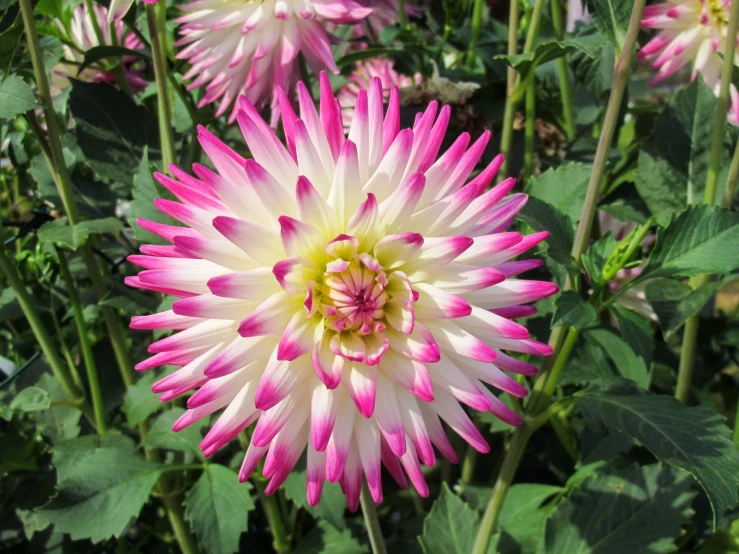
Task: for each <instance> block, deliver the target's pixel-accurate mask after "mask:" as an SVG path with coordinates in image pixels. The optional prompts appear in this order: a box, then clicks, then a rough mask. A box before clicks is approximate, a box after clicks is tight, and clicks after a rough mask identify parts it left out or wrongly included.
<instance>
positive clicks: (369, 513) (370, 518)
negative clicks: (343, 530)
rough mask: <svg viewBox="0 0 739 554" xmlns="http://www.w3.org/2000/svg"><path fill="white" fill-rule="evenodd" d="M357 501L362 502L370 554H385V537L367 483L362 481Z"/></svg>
mask: <svg viewBox="0 0 739 554" xmlns="http://www.w3.org/2000/svg"><path fill="white" fill-rule="evenodd" d="M359 501H360V503H361V504H362V514H363V515H364V523H365V525H366V526H367V534H368V535H369V540H370V546H372V554H387V548H386V547H385V539H384V538H383V537H382V529H380V520H379V519H378V518H377V509H376V507H375V501H374V500H372V496H371V495H370V492H369V489H368V488H367V483H364V482H363V483H362V494H361V496H360V497H359Z"/></svg>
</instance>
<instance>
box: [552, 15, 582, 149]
mask: <svg viewBox="0 0 739 554" xmlns="http://www.w3.org/2000/svg"><path fill="white" fill-rule="evenodd" d="M552 25H553V26H554V36H556V37H557V40H562V39H563V38H564V36H565V30H564V22H563V21H562V6H561V5H560V2H559V0H552ZM556 65H557V76H558V78H559V95H560V98H561V99H562V116H563V118H564V122H565V134H566V135H567V140H569V141H572V140H573V139H574V138H575V134H576V133H577V128H576V127H575V113H574V110H573V107H572V100H573V99H572V92H571V91H570V76H569V74H568V72H567V58H566V57H564V56H562V57H559V58H557V61H556Z"/></svg>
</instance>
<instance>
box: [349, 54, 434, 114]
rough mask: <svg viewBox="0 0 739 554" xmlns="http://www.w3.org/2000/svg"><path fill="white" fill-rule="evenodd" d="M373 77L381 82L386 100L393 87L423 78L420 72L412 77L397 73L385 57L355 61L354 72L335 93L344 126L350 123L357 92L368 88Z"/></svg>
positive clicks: (407, 84) (409, 83)
mask: <svg viewBox="0 0 739 554" xmlns="http://www.w3.org/2000/svg"><path fill="white" fill-rule="evenodd" d="M375 77H377V78H378V79H380V83H382V94H383V98H384V99H385V100H386V101H387V100H388V99H389V98H390V91H391V90H392V89H393V87H397V88H398V89H402V88H404V87H409V86H411V85H414V84H419V83H420V82H421V81H422V80H423V78H422V77H421V74H420V73H417V74H416V75H414V76H413V77H408V76H407V75H403V74H402V73H398V72H397V71H395V69H394V68H393V62H392V61H390V60H388V59H386V58H372V59H369V60H364V61H361V62H357V65H356V68H355V69H354V73H352V74H351V75H350V76H349V82H348V83H347V84H346V85H344V86H343V87H341V89H339V92H338V94H337V95H336V96H337V98H338V99H339V104H341V113H342V116H343V118H344V125H345V126H346V127H348V126H349V125H350V124H351V116H352V114H353V113H354V108H355V106H356V105H357V98H358V97H359V92H360V91H361V90H362V89H368V88H369V86H370V83H371V82H372V79H374V78H375Z"/></svg>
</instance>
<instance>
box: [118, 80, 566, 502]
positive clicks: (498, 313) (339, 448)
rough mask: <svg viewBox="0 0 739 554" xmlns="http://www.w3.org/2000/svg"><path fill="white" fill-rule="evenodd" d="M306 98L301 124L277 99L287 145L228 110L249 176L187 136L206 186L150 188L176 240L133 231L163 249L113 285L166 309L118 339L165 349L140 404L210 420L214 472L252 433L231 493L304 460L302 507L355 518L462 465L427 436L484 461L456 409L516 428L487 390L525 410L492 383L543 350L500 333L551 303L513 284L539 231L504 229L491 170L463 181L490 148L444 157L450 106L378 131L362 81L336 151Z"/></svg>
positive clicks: (378, 119) (503, 200)
mask: <svg viewBox="0 0 739 554" xmlns="http://www.w3.org/2000/svg"><path fill="white" fill-rule="evenodd" d="M320 88H321V98H320V103H319V107H318V108H319V109H317V107H316V106H315V104H314V102H313V100H312V98H311V96H310V94H309V92H308V90H307V89H306V87H305V86H304V85H303V83H302V82H299V83H298V84H297V92H298V99H299V113H300V115H299V116H298V114H296V112H295V111H294V110H293V108H292V106H291V105H290V103H289V101H288V99H287V97H286V96H285V95H284V94H280V112H281V117H282V126H283V129H284V136H285V144H284V145H283V143H282V142H281V141H280V140H279V139H278V138H277V136H276V135H275V133H274V131H273V130H272V128H271V127H270V126H269V125H268V124H267V123H266V122H265V121H264V120H263V119H262V117H261V116H260V114H259V112H258V111H257V110H256V109H255V108H254V106H253V105H252V104H251V103H250V102H249V101H248V100H247V99H246V98H245V97H241V98H240V99H239V101H238V109H237V113H236V118H237V121H238V124H239V126H240V128H241V131H242V133H243V135H244V139H245V140H246V144H247V145H248V147H249V151H250V153H251V155H252V156H253V158H245V157H243V156H241V155H240V154H239V153H237V152H235V151H233V150H232V149H231V148H229V147H228V146H226V145H225V144H224V143H223V142H222V141H221V140H219V139H218V138H217V137H216V136H214V135H213V134H211V133H210V132H208V131H207V130H206V129H205V128H202V127H201V128H200V129H199V140H200V144H201V145H202V147H203V149H204V150H205V152H206V154H207V155H208V157H209V158H210V161H211V162H212V166H213V167H214V168H215V169H214V170H213V169H209V168H208V167H206V166H205V165H200V164H195V165H194V166H193V168H192V172H193V173H194V175H191V174H189V173H187V172H185V171H183V170H181V169H179V168H177V167H176V166H170V171H171V174H172V176H173V177H169V176H166V175H163V174H156V175H155V177H156V179H157V180H158V181H159V182H160V183H161V184H162V185H163V186H164V187H166V188H167V189H168V190H169V191H170V192H171V193H172V195H173V196H174V197H175V198H176V199H177V201H174V200H165V199H157V200H156V201H155V205H156V207H157V208H158V209H159V210H160V211H162V212H163V213H165V214H167V215H168V216H170V217H171V218H173V219H175V220H177V221H179V222H180V223H182V224H184V226H176V225H169V224H163V223H157V222H153V221H147V220H139V224H140V225H141V226H142V227H143V228H145V229H147V230H149V231H151V232H153V233H155V234H157V235H159V236H160V237H163V238H164V239H166V240H167V241H168V242H169V243H170V244H168V245H164V246H162V245H144V246H142V247H141V255H135V256H131V257H130V261H131V262H132V263H134V264H137V265H139V266H141V267H142V268H143V270H142V271H141V272H140V273H139V274H138V275H137V276H135V277H128V278H127V283H128V284H129V285H130V286H133V287H138V288H142V289H149V290H154V291H158V292H160V293H164V294H168V295H172V296H174V297H175V299H176V300H175V302H174V303H173V304H172V309H170V310H167V311H164V312H161V313H158V314H153V315H148V316H139V317H134V318H133V320H132V321H131V326H132V327H133V328H135V329H174V330H177V331H179V332H177V333H176V334H174V335H171V336H168V337H166V338H163V339H160V340H158V341H156V342H154V343H153V344H151V345H150V346H149V352H150V353H151V354H152V356H151V357H150V358H148V359H147V360H145V361H143V362H141V363H140V364H138V366H137V369H139V370H143V369H149V368H153V367H156V366H160V365H163V364H169V365H178V366H181V367H180V369H178V370H177V371H176V372H174V373H172V374H171V375H168V376H166V377H165V378H163V379H162V380H160V381H158V382H157V383H156V384H155V385H154V387H153V390H154V392H156V393H159V394H161V400H162V401H167V400H171V399H172V398H175V397H177V396H179V395H181V394H184V393H187V392H190V391H195V392H194V394H192V396H190V397H189V398H188V400H187V407H188V410H187V412H186V413H185V414H183V416H182V417H181V418H180V419H179V420H178V421H177V422H176V423H175V425H174V430H175V431H178V430H180V429H183V428H184V427H186V426H188V425H191V424H192V423H194V422H196V421H199V420H201V419H202V418H205V417H208V416H210V415H211V414H214V413H216V412H219V411H220V410H223V411H222V412H221V414H220V416H219V417H218V420H217V421H216V423H215V424H214V425H213V427H212V428H211V429H210V431H209V432H208V433H207V434H206V436H205V438H204V439H203V441H202V443H201V444H200V447H201V448H202V449H203V451H204V453H205V455H211V454H213V453H214V452H216V451H217V450H218V449H219V448H221V447H222V446H223V445H225V444H226V443H227V442H229V441H230V440H232V439H233V438H234V437H235V436H236V435H237V434H238V433H240V432H242V431H243V430H244V429H246V428H247V427H248V426H250V425H251V424H253V423H256V426H255V427H254V430H253V434H252V436H251V442H250V444H249V447H248V449H247V451H246V455H245V457H244V461H243V465H242V467H241V471H240V474H239V478H240V480H242V481H243V480H246V479H247V478H248V477H249V475H250V474H251V473H252V472H253V471H254V470H255V468H256V467H257V465H258V464H259V462H260V460H262V459H264V463H263V469H262V471H263V474H264V475H265V476H266V477H268V478H269V479H270V482H269V485H268V487H267V492H274V491H275V490H276V489H277V488H278V487H279V486H280V484H281V483H282V482H283V481H284V480H285V479H286V478H287V476H288V475H289V473H290V471H291V470H292V468H293V467H294V465H295V464H296V462H297V460H298V458H299V457H300V456H301V454H302V453H303V451H305V450H307V466H308V468H307V497H308V501H309V502H310V504H312V505H315V504H316V503H317V502H318V501H319V500H320V496H321V490H322V487H323V485H324V482H325V480H328V481H331V482H339V483H340V484H341V486H342V488H343V490H344V492H345V494H346V497H347V503H348V505H349V507H350V508H351V509H356V507H357V505H358V503H359V494H360V488H361V484H362V479H363V478H364V479H366V481H367V484H368V487H369V490H370V492H371V494H372V496H373V498H374V499H375V500H376V501H380V499H381V498H382V486H381V481H380V475H381V466H382V465H384V466H385V467H386V468H387V469H388V470H389V472H390V474H391V475H392V476H393V477H394V478H395V479H396V480H397V482H398V483H400V484H401V485H402V486H406V485H407V481H408V480H410V482H411V483H412V484H413V485H414V486H415V488H416V489H417V490H418V491H419V493H420V494H422V495H426V494H427V493H428V488H427V486H426V483H425V480H424V476H423V472H422V470H421V465H420V464H421V463H423V464H427V465H432V464H434V463H435V460H436V451H435V449H434V447H435V448H436V450H438V452H439V453H441V455H442V456H444V457H445V458H446V459H448V460H450V461H453V462H456V461H457V454H456V453H455V451H454V449H453V447H452V445H451V443H450V442H449V440H448V439H447V436H446V433H445V430H444V427H443V424H442V421H443V422H445V423H446V425H447V426H448V427H449V428H450V429H452V430H453V431H455V432H456V433H458V434H459V435H460V436H462V437H463V438H464V439H465V440H466V441H467V442H469V443H470V444H471V445H472V446H473V447H474V448H476V449H477V450H479V451H481V452H487V451H488V450H489V446H488V445H487V443H486V442H485V440H484V439H483V437H482V436H481V434H480V433H479V431H478V430H477V429H476V427H475V425H474V424H473V422H472V420H471V419H470V418H469V416H468V415H467V413H466V412H465V410H464V409H463V408H462V406H461V404H464V405H466V406H468V407H470V408H472V409H475V410H481V411H487V412H491V413H493V414H495V415H496V416H497V417H499V418H500V419H502V420H503V421H505V422H507V423H510V424H512V425H516V424H518V423H519V422H520V418H519V416H518V415H517V414H516V413H515V412H514V411H512V410H510V409H509V408H508V407H507V406H506V405H505V404H504V403H503V402H502V401H501V400H500V399H499V398H498V397H497V396H496V395H495V394H493V393H492V392H491V389H490V388H488V387H489V386H491V387H493V388H494V389H498V390H500V391H505V392H507V393H510V394H512V395H515V396H518V397H523V396H525V395H526V393H527V391H526V388H525V387H524V386H523V385H521V384H520V383H519V382H518V381H516V380H515V379H513V378H511V377H510V376H509V375H508V373H507V372H513V373H518V374H524V375H533V374H534V373H536V368H535V367H534V366H533V365H531V364H529V363H527V362H524V361H521V360H519V359H517V358H515V357H513V356H512V355H511V353H516V352H518V353H525V354H533V355H548V354H550V353H551V349H550V348H549V347H548V346H547V345H546V344H542V343H539V342H537V341H536V340H533V339H531V338H530V337H529V333H528V331H527V329H526V328H525V327H524V326H522V325H520V324H518V323H516V322H514V321H512V319H513V318H517V317H522V316H529V315H531V314H533V313H535V312H536V310H535V308H533V307H532V306H528V305H526V304H528V303H530V302H533V301H536V300H538V299H540V298H543V297H546V296H548V295H550V294H553V293H554V292H556V290H557V288H556V287H555V286H554V285H553V284H552V283H549V282H543V281H532V280H525V279H519V278H517V276H518V275H519V274H521V273H522V272H525V271H527V270H529V269H531V268H535V267H537V266H539V265H540V261H539V260H532V259H522V260H515V261H514V259H515V258H516V257H518V256H519V255H520V254H522V253H523V252H525V251H527V250H529V249H530V248H532V247H533V246H534V245H536V244H537V243H540V242H541V241H542V240H544V239H545V238H546V236H547V233H545V232H544V233H535V234H532V235H527V236H522V235H521V234H520V233H517V232H511V231H508V230H507V229H508V228H509V225H510V223H511V221H512V220H513V218H514V216H515V215H516V214H517V212H518V211H519V210H520V209H521V207H522V206H523V205H524V204H525V202H526V199H527V197H526V195H524V194H520V193H516V194H509V192H510V191H511V189H512V187H513V185H514V182H515V180H514V179H506V180H504V181H502V182H501V183H500V184H498V185H496V186H494V187H492V188H488V186H489V185H490V184H491V182H492V179H493V178H494V177H495V175H496V173H497V171H498V169H499V168H500V165H501V163H502V157H501V156H498V157H496V158H495V159H494V160H493V161H492V162H491V163H490V164H488V165H487V167H485V168H484V169H483V170H482V171H481V172H480V173H479V174H478V175H477V176H475V177H474V178H471V175H472V171H473V170H474V168H475V167H476V166H477V164H478V162H479V160H480V158H481V156H482V154H483V152H484V150H485V148H486V146H487V144H488V141H489V138H490V133H489V132H485V133H484V134H483V135H482V136H480V137H479V138H478V139H477V140H475V141H471V138H470V136H469V134H467V133H463V134H462V135H460V136H459V138H457V140H456V141H454V143H453V144H452V145H451V146H449V148H448V149H447V150H446V151H445V152H444V153H443V154H441V155H439V151H440V149H441V145H442V141H443V139H444V135H445V132H446V128H447V124H448V122H449V118H450V108H449V107H448V106H444V107H442V108H441V109H439V106H438V104H436V103H432V104H430V105H429V107H428V109H427V110H426V111H425V112H424V113H423V114H420V115H419V117H418V118H417V120H416V122H415V124H414V126H413V128H409V129H402V130H401V128H400V108H399V101H398V91H397V89H393V90H392V92H391V94H390V101H389V105H388V108H387V112H386V113H385V110H384V107H383V103H384V95H383V89H382V84H381V82H380V80H379V79H377V78H375V79H372V81H371V83H370V85H369V89H368V90H366V89H362V90H360V91H359V93H358V95H357V102H356V107H355V113H354V116H353V118H352V124H351V127H350V129H349V131H348V135H347V134H345V132H344V126H343V123H342V117H341V111H340V107H339V103H338V101H337V100H336V98H335V96H334V95H333V93H332V91H331V87H330V84H329V81H328V78H327V76H326V75H325V74H321V79H320Z"/></svg>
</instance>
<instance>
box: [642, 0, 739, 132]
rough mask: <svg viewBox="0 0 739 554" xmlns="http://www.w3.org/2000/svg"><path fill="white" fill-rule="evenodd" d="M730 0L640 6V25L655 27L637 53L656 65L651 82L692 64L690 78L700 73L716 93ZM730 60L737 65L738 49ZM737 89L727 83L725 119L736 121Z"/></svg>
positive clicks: (672, 1) (670, 1)
mask: <svg viewBox="0 0 739 554" xmlns="http://www.w3.org/2000/svg"><path fill="white" fill-rule="evenodd" d="M730 8H731V0H667V2H664V3H661V4H654V5H651V6H647V7H646V8H644V18H643V19H642V26H643V27H646V28H648V29H659V32H658V33H657V36H656V37H654V38H653V39H652V40H650V41H649V42H648V43H647V44H646V45H644V46H643V47H642V49H641V50H640V52H639V57H640V58H641V59H643V60H647V61H650V62H651V63H652V67H654V68H655V69H658V70H659V71H658V73H657V76H656V77H655V78H654V80H653V81H652V84H656V83H659V82H660V81H662V80H663V79H666V78H667V77H669V76H670V75H672V74H674V73H675V72H676V71H677V70H678V69H680V68H681V67H683V66H685V65H687V64H692V67H693V73H692V78H693V79H695V76H696V75H697V74H698V73H700V74H701V75H702V76H703V79H704V80H705V81H706V83H707V84H708V85H709V86H710V87H711V88H712V89H713V90H714V92H715V93H716V94H718V91H719V89H720V87H721V66H722V64H723V53H724V52H725V51H726V45H727V42H728V41H729V40H735V41H737V44H739V37H729V36H727V35H728V29H727V27H728V23H729V9H730ZM734 64H735V65H739V50H737V51H736V52H735V55H734ZM738 110H739V91H737V89H736V87H735V86H734V85H731V108H730V111H729V121H730V122H731V123H734V124H735V125H739V111H738Z"/></svg>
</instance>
